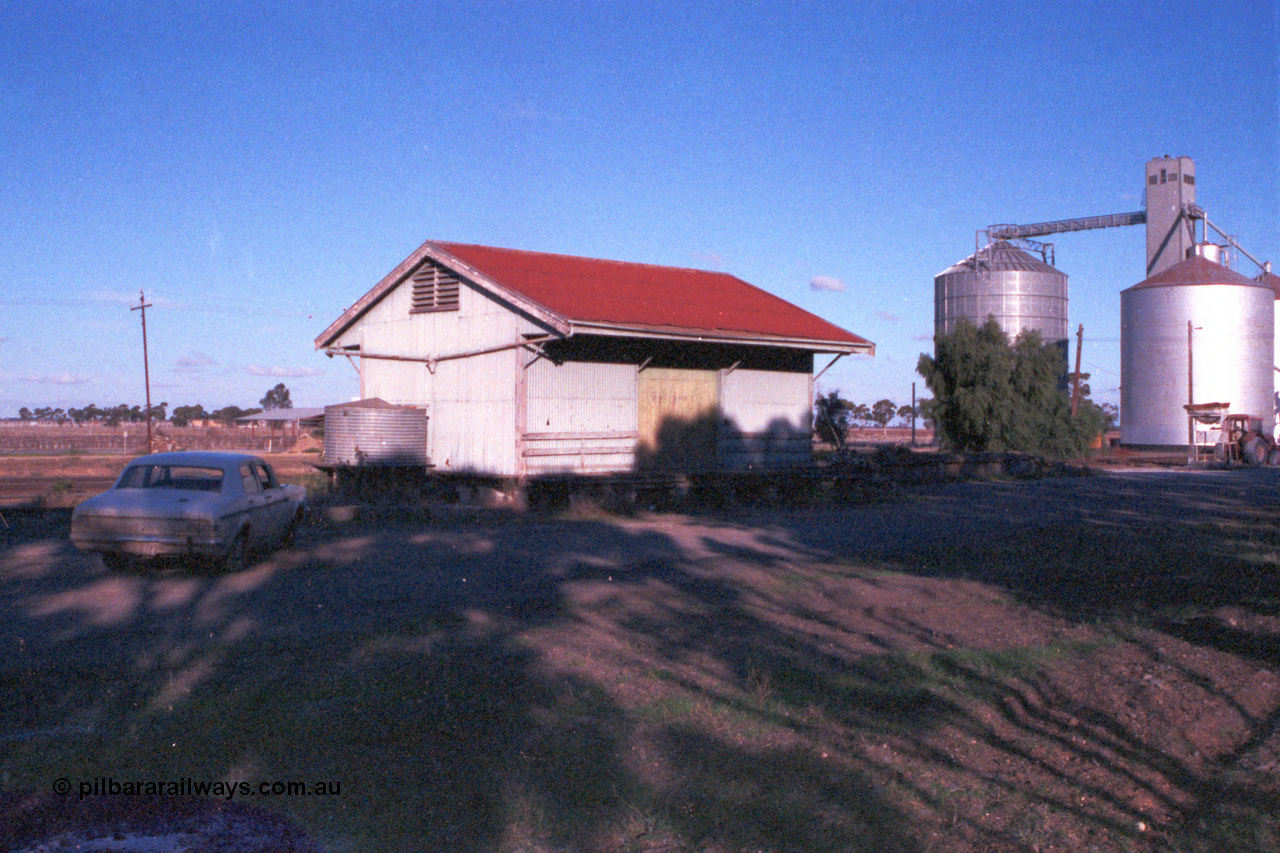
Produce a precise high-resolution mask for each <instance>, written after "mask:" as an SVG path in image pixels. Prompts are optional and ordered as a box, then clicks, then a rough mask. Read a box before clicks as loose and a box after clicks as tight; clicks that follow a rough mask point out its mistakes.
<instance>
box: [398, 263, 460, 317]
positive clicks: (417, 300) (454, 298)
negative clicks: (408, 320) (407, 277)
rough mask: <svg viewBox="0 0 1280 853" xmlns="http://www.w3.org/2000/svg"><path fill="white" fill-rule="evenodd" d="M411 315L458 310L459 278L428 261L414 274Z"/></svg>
mask: <svg viewBox="0 0 1280 853" xmlns="http://www.w3.org/2000/svg"><path fill="white" fill-rule="evenodd" d="M411 280H412V282H413V307H412V308H411V309H409V313H411V314H422V313H424V312H427V311H457V310H458V276H457V274H455V273H452V272H450V271H449V270H447V269H445V268H444V267H442V266H439V265H438V264H434V263H431V262H430V261H428V262H427V263H425V264H423V265H422V266H421V267H419V269H418V271H417V272H415V273H414V274H413V278H412V279H411Z"/></svg>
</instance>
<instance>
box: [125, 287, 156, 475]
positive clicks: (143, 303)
mask: <svg viewBox="0 0 1280 853" xmlns="http://www.w3.org/2000/svg"><path fill="white" fill-rule="evenodd" d="M150 307H151V303H150V302H148V301H147V300H146V297H145V296H143V294H142V291H141V290H139V291H138V304H137V305H136V306H135V307H133V308H130V309H129V310H130V311H141V312H142V376H143V378H144V379H145V381H146V383H147V453H151V367H150V365H149V364H148V363H147V309H148V308H150Z"/></svg>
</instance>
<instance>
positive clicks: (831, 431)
mask: <svg viewBox="0 0 1280 853" xmlns="http://www.w3.org/2000/svg"><path fill="white" fill-rule="evenodd" d="M813 409H814V411H813V428H814V430H815V431H816V432H817V433H818V437H819V438H821V439H822V440H823V441H829V442H831V443H832V444H834V445H835V446H836V447H837V448H839V447H843V446H844V440H845V436H847V435H848V434H849V427H850V426H852V422H853V417H852V409H853V404H852V403H850V402H849V401H848V400H845V399H843V398H841V396H840V392H839V391H838V390H836V391H832V392H830V393H829V394H827V395H826V396H825V397H823V396H822V395H819V396H818V399H817V402H815V403H814V406H813Z"/></svg>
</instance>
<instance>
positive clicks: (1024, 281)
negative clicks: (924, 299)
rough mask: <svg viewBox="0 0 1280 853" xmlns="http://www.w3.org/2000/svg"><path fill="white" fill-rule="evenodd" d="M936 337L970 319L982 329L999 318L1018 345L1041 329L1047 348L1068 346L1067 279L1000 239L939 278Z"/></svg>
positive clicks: (935, 289)
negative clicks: (1026, 333) (1029, 333)
mask: <svg viewBox="0 0 1280 853" xmlns="http://www.w3.org/2000/svg"><path fill="white" fill-rule="evenodd" d="M933 292H934V300H933V306H934V324H933V331H934V334H935V335H945V334H950V333H951V332H953V331H955V327H956V323H958V322H959V321H960V320H962V319H965V320H969V321H970V322H972V323H973V324H974V325H975V326H981V325H982V324H983V323H985V322H986V321H987V318H988V317H994V318H995V320H996V322H997V323H999V324H1000V328H1002V329H1004V332H1005V334H1006V335H1008V336H1009V339H1010V340H1012V339H1014V338H1016V337H1017V336H1018V334H1019V333H1020V332H1023V331H1025V330H1028V329H1036V330H1038V331H1039V332H1040V337H1041V339H1042V340H1043V341H1044V342H1045V343H1046V344H1057V345H1059V346H1061V347H1063V348H1064V351H1065V347H1066V341H1067V276H1066V274H1065V273H1062V272H1059V271H1058V270H1057V269H1055V268H1054V267H1053V266H1052V265H1050V264H1048V263H1046V262H1044V261H1042V260H1039V259H1037V258H1035V257H1033V256H1032V255H1030V254H1028V253H1026V252H1024V251H1022V250H1021V249H1018V248H1015V247H1014V246H1012V245H1010V244H1009V243H1008V242H1006V241H1004V240H995V241H993V242H991V243H990V244H989V245H987V246H986V248H984V249H981V250H979V251H977V252H975V253H974V254H972V255H970V256H969V257H967V258H965V259H964V260H962V261H960V262H959V263H958V264H956V265H955V266H953V267H950V268H949V269H946V270H943V271H942V272H940V273H938V274H937V275H936V276H934V279H933Z"/></svg>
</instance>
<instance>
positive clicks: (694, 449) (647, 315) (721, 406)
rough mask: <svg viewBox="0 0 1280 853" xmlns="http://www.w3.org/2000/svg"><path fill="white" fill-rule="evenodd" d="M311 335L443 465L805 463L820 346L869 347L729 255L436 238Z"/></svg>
mask: <svg viewBox="0 0 1280 853" xmlns="http://www.w3.org/2000/svg"><path fill="white" fill-rule="evenodd" d="M315 345H316V348H317V349H320V350H324V351H325V352H326V353H327V354H329V355H331V356H346V357H348V358H350V359H351V361H352V363H353V364H354V365H355V367H356V369H357V370H358V371H359V375H360V396H361V397H362V398H366V399H372V398H379V399H380V400H382V401H386V402H387V403H390V404H392V405H394V406H412V407H418V408H421V409H425V410H426V413H427V429H426V442H427V448H426V458H427V459H428V460H429V463H430V464H431V465H432V466H434V468H435V469H436V470H437V471H443V472H459V473H462V472H466V473H474V474H481V475H485V476H497V477H515V478H520V477H526V476H535V475H540V474H551V473H560V472H577V473H600V472H623V471H636V470H644V469H658V470H708V469H730V470H732V469H743V468H750V467H783V466H791V465H796V464H803V463H805V462H808V461H809V458H810V447H811V418H812V401H813V380H814V357H815V355H818V354H826V355H830V356H832V357H833V358H832V359H831V361H834V360H835V359H837V358H839V357H841V356H844V355H850V354H855V353H861V354H867V355H874V353H875V345H874V344H872V343H871V342H870V341H867V340H865V339H863V338H861V337H859V336H857V335H855V334H852V333H850V332H847V331H845V330H844V329H841V328H839V327H837V326H835V325H833V324H831V323H829V322H827V321H825V320H823V319H821V318H819V317H817V316H815V315H813V314H811V313H809V312H808V311H805V310H803V309H801V308H799V307H797V306H795V305H793V304H791V303H789V302H787V301H785V300H783V299H780V298H778V297H776V296H773V295H771V294H769V293H767V292H765V291H763V290H761V289H759V288H757V287H754V286H752V285H750V284H747V283H746V282H744V281H742V280H740V279H738V278H735V277H734V276H731V275H727V274H725V273H717V272H705V271H699V270H689V269H677V268H671V267H660V266H652V265H646V264H636V263H621V262H616V261H605V260H593V259H590V258H577V257H568V256H563V255H551V254H543V253H537V252H525V251H516V250H511V249H498V248H490V247H485V246H472V245H461V244H456V243H442V242H434V241H431V242H427V243H424V244H423V245H422V246H421V247H419V248H418V250H417V251H415V252H414V253H413V254H412V255H410V256H409V257H408V258H407V259H406V260H405V261H404V262H403V263H401V264H400V265H399V266H398V267H396V268H395V269H394V270H392V271H391V273H390V274H388V275H387V276H386V277H385V278H384V279H382V281H380V282H378V284H377V285H376V286H375V287H374V288H373V289H372V290H370V291H369V292H368V293H366V294H365V295H364V296H363V297H361V298H360V300H359V301H357V302H356V303H355V304H354V305H352V306H351V307H350V308H348V309H347V310H346V311H345V312H343V314H342V316H341V317H339V318H338V319H337V320H335V321H334V322H333V324H332V325H330V326H329V328H327V329H325V331H324V333H323V334H321V335H320V336H319V337H318V338H316V341H315ZM826 366H829V365H826V364H824V369H825V367H826Z"/></svg>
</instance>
